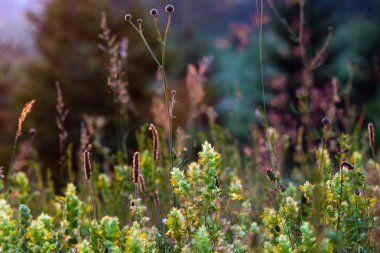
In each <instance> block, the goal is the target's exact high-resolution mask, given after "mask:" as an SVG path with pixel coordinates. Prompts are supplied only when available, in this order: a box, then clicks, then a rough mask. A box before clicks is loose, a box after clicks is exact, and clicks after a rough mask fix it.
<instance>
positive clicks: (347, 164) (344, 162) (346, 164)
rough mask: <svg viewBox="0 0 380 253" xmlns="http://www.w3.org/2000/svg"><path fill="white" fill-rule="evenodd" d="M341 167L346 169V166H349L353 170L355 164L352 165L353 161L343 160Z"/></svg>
mask: <svg viewBox="0 0 380 253" xmlns="http://www.w3.org/2000/svg"><path fill="white" fill-rule="evenodd" d="M340 168H341V169H344V168H347V169H349V170H353V169H354V165H352V164H351V163H349V162H347V161H343V162H342V163H341V164H340Z"/></svg>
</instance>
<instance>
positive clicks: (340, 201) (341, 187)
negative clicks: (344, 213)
mask: <svg viewBox="0 0 380 253" xmlns="http://www.w3.org/2000/svg"><path fill="white" fill-rule="evenodd" d="M339 174H340V191H339V206H338V222H337V225H336V231H337V232H339V223H340V208H341V205H342V193H343V172H342V166H340V169H339Z"/></svg>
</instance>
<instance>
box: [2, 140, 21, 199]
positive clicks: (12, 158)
mask: <svg viewBox="0 0 380 253" xmlns="http://www.w3.org/2000/svg"><path fill="white" fill-rule="evenodd" d="M17 141H18V135H17V134H16V137H15V141H14V144H13V149H12V155H11V164H10V169H9V172H8V175H7V188H6V193H5V194H6V196H5V197H6V199H8V197H9V194H10V187H11V176H12V173H13V167H14V166H13V164H14V159H15V152H16V146H17Z"/></svg>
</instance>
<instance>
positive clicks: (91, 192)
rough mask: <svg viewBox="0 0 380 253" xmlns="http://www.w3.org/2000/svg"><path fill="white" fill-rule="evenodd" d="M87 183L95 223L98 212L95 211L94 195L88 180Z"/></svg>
mask: <svg viewBox="0 0 380 253" xmlns="http://www.w3.org/2000/svg"><path fill="white" fill-rule="evenodd" d="M87 182H88V188H89V190H90V195H91V202H92V209H93V212H94V219H95V220H96V221H98V210H97V209H96V204H95V198H94V193H93V191H92V184H91V179H88V180H87Z"/></svg>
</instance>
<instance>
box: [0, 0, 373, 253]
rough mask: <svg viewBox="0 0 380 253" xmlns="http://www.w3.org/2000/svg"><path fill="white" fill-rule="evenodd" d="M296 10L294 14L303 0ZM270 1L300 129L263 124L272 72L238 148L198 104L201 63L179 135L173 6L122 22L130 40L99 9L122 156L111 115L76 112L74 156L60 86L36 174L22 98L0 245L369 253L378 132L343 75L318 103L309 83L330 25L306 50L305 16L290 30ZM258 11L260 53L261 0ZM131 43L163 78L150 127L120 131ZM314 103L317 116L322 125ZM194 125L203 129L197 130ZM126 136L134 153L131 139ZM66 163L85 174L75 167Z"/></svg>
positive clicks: (204, 62) (275, 113) (5, 182)
mask: <svg viewBox="0 0 380 253" xmlns="http://www.w3.org/2000/svg"><path fill="white" fill-rule="evenodd" d="M299 2H300V3H299V4H300V12H301V17H302V16H303V14H302V12H303V4H304V0H300V1H299ZM268 3H269V6H270V7H271V8H272V10H273V11H274V13H275V15H278V18H279V21H281V22H280V24H282V25H283V26H284V29H285V30H286V31H287V32H289V33H290V35H291V36H292V41H293V43H294V44H296V45H297V46H298V47H297V48H298V50H299V51H298V53H299V60H300V61H301V62H302V69H303V71H302V74H301V77H300V85H299V87H298V90H297V96H296V98H295V99H296V101H297V104H296V105H295V106H294V108H292V109H289V108H288V111H291V110H293V111H292V112H293V114H292V118H287V120H291V121H293V122H294V123H295V125H296V128H295V129H296V130H295V131H290V130H289V129H290V127H288V128H287V126H284V125H281V124H271V123H272V122H273V118H276V119H278V118H280V119H281V117H283V116H284V114H283V113H282V111H281V110H276V105H278V104H279V103H285V104H286V103H287V101H280V100H281V99H282V98H283V97H281V94H283V93H282V90H281V89H282V88H281V87H282V85H283V79H281V77H277V79H275V80H273V79H272V80H270V83H271V87H272V91H274V93H273V94H272V102H270V103H268V105H267V103H266V93H265V92H266V87H267V85H266V82H267V78H264V74H263V71H261V75H262V76H261V78H260V79H261V82H262V83H261V84H262V92H263V93H262V95H263V106H262V107H261V108H259V109H257V110H256V116H257V118H258V120H257V122H255V123H254V124H252V125H251V126H250V127H249V129H250V135H249V136H246V139H247V142H246V143H247V144H244V146H242V145H240V144H239V143H238V140H236V139H234V137H233V135H232V134H231V133H230V132H229V131H228V130H227V129H226V128H223V126H222V125H221V124H219V123H218V121H217V120H216V115H215V110H214V109H213V108H212V107H210V106H208V105H207V104H206V101H205V99H204V98H205V96H206V92H205V82H206V80H207V71H208V68H209V66H210V64H212V57H210V56H208V57H204V58H202V59H201V60H200V61H199V62H198V65H197V64H189V65H188V69H187V76H186V86H183V87H184V89H187V90H186V92H187V95H188V97H189V101H190V106H189V110H190V113H189V116H188V119H187V126H188V127H187V128H185V129H183V128H176V127H175V119H176V108H177V107H178V106H181V104H180V103H176V102H177V101H176V91H174V90H170V84H169V80H168V77H167V73H166V71H167V68H168V67H169V66H170V65H171V64H175V63H173V62H170V61H169V60H168V59H167V57H166V54H167V45H168V42H169V40H168V38H169V36H170V28H171V20H172V18H174V17H175V15H176V12H175V7H174V6H172V5H167V6H166V7H165V9H164V10H162V11H161V10H160V9H159V10H157V9H152V10H151V11H150V16H151V20H142V19H137V18H135V17H134V15H133V13H131V14H129V13H128V14H126V15H125V21H124V22H125V25H127V26H131V27H132V28H133V29H132V31H134V32H131V33H130V34H128V37H119V36H117V34H114V33H113V32H112V31H111V29H110V28H109V26H108V23H107V16H106V14H104V13H103V15H102V18H101V20H100V28H99V49H100V50H101V51H102V52H103V53H104V55H105V57H106V58H107V71H108V78H107V80H106V82H105V83H106V84H105V85H106V86H107V89H108V90H109V92H110V94H112V96H113V103H114V112H110V113H114V119H115V122H116V124H115V125H116V130H115V133H116V137H115V139H116V140H115V142H116V143H117V149H116V150H113V149H112V148H110V147H108V146H107V145H106V143H108V141H106V140H104V138H103V132H104V130H105V125H106V121H105V119H104V118H103V117H99V116H88V115H86V116H85V117H84V118H83V121H82V123H81V133H80V140H79V141H78V142H80V144H79V145H78V146H79V148H78V149H77V150H76V149H75V148H74V144H73V143H68V141H67V135H68V133H67V131H66V128H65V121H66V117H67V115H68V114H69V113H71V114H73V113H75V110H73V109H71V110H70V112H69V111H68V109H67V108H66V105H65V94H64V91H62V90H61V87H60V84H59V82H57V83H56V86H55V87H56V90H57V105H56V114H57V117H56V125H57V128H58V132H59V143H57V145H58V146H59V155H60V159H59V161H57V165H56V166H57V167H56V168H50V169H48V170H47V171H48V172H47V173H43V169H42V168H43V163H42V162H41V161H39V159H38V152H37V150H36V149H35V148H34V141H35V139H36V138H43V137H42V136H43V133H38V131H37V130H38V129H37V130H36V129H33V128H32V129H29V130H28V131H26V130H25V129H24V128H25V127H24V123H25V122H26V121H27V120H28V115H29V114H32V113H33V107H34V106H36V105H38V103H39V101H38V100H31V101H30V102H29V103H27V104H26V105H25V106H24V108H23V110H22V112H21V115H20V117H19V122H18V129H17V131H16V136H15V140H14V146H13V155H12V157H11V158H10V161H9V163H10V164H9V166H8V165H7V164H6V161H1V162H2V165H3V167H0V190H1V192H0V251H1V252H85V253H90V252H132V253H139V252H178V253H187V252H189V253H190V252H200V253H207V252H231V253H232V252H234V253H238V252H267V253H271V252H276V253H286V252H289V253H290V252H326V253H328V252H377V250H378V249H379V247H380V246H379V242H377V241H376V240H377V238H379V236H380V227H379V220H378V215H379V213H380V208H379V197H380V188H379V184H378V182H379V180H380V171H379V166H378V163H377V157H378V150H377V149H376V147H377V142H376V138H375V133H376V132H377V131H376V125H375V124H372V123H368V124H367V123H365V122H366V121H365V119H364V116H363V115H362V114H360V113H357V112H356V109H355V108H354V107H353V106H351V105H350V101H349V98H348V97H347V96H348V95H347V91H348V92H349V88H350V82H351V81H352V79H349V81H348V86H346V87H345V89H344V91H343V92H340V91H339V87H340V86H342V85H340V84H339V80H338V79H337V78H336V77H332V78H331V87H332V88H331V89H330V90H329V92H327V93H326V94H327V95H326V94H318V95H315V94H316V91H315V90H314V84H313V75H314V72H315V71H316V69H318V68H323V59H324V56H325V54H326V49H327V47H328V45H329V41H330V39H331V36H333V29H332V28H328V30H327V32H326V38H325V41H324V43H322V46H321V48H320V50H319V51H318V52H316V53H315V54H313V53H310V52H307V50H306V46H305V44H304V41H305V39H304V38H303V36H304V34H303V31H304V30H303V24H302V23H303V22H302V21H301V22H300V27H299V31H298V32H295V31H293V29H294V28H292V27H290V26H289V25H288V24H287V23H286V22H285V21H284V20H283V19H281V16H280V13H279V12H278V10H277V9H276V7H275V5H274V4H273V3H272V1H268ZM259 6H260V7H261V8H258V17H260V19H259V21H260V22H258V37H259V43H258V45H259V46H260V48H259V50H260V52H259V57H260V59H261V57H262V53H263V52H262V50H263V47H262V43H263V38H262V36H263V34H262V24H263V9H262V8H263V1H261V5H259ZM163 21H165V22H164V23H162V22H163ZM120 22H122V21H121V20H120ZM145 22H153V25H154V30H153V32H154V33H155V36H156V37H157V40H156V41H150V40H149V39H148V38H150V37H151V36H152V35H149V37H146V35H145V30H144V24H145ZM162 24H164V25H163V26H162ZM134 36H138V37H139V38H140V39H141V42H140V43H142V44H143V46H144V47H145V48H146V49H147V51H148V54H147V55H148V57H151V60H152V61H153V62H154V64H156V67H157V69H152V72H154V71H156V70H157V72H158V73H157V81H160V82H161V83H162V89H161V93H160V94H159V95H156V96H155V97H154V98H153V102H152V108H151V112H152V114H153V121H154V123H150V122H146V124H144V125H143V126H141V128H140V130H139V131H138V132H137V133H131V132H130V131H129V128H128V126H129V121H130V118H129V114H130V113H131V112H133V111H135V110H136V106H135V103H134V101H133V97H132V96H131V95H130V93H129V91H128V87H129V84H128V82H127V75H126V72H125V71H124V64H125V62H126V59H127V58H128V44H129V37H134ZM134 43H138V42H134ZM153 44H154V45H153ZM260 61H261V63H262V59H261V60H260ZM348 67H349V68H350V67H351V65H349V66H348ZM261 68H263V65H262V64H261ZM350 80H351V81H350ZM347 87H348V88H347ZM276 92H277V94H276ZM237 96H238V95H237ZM276 96H277V100H275V98H276ZM274 100H275V101H277V102H278V103H277V104H276V103H274V104H273V101H274ZM341 100H343V101H344V106H343V109H341V107H342V106H341ZM99 103H101V101H100V102H99ZM321 104H322V105H321ZM316 108H317V109H318V110H319V111H320V109H321V108H322V109H324V115H323V116H322V117H319V118H318V121H315V120H314V119H315V117H314V116H315V113H316V111H317V109H316ZM69 109H70V108H69ZM201 118H202V120H203V121H204V122H206V125H207V127H206V128H205V129H203V130H202V131H197V130H198V128H197V122H198V121H200V119H201ZM367 120H368V119H367ZM371 121H372V119H369V122H371ZM275 122H278V121H275ZM280 122H281V120H280ZM21 137H24V138H21ZM19 138H21V140H22V141H20V140H19ZM130 138H132V139H133V140H135V142H136V143H137V145H136V146H137V149H133V148H132V147H130V146H128V145H127V144H126V143H128V142H127V139H130ZM76 158H77V159H76ZM75 164H78V165H79V166H78V167H80V168H81V169H80V170H78V171H77V170H75V167H76V166H75ZM52 175H55V176H59V177H62V178H63V179H65V180H66V182H67V186H66V187H65V188H64V190H62V189H57V187H56V185H55V184H54V182H53V180H52Z"/></svg>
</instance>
